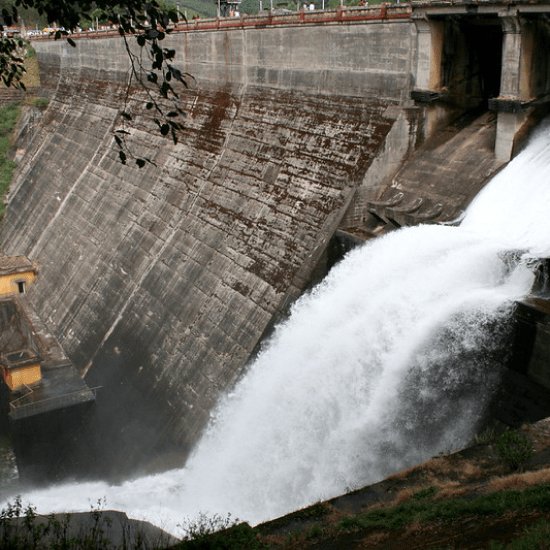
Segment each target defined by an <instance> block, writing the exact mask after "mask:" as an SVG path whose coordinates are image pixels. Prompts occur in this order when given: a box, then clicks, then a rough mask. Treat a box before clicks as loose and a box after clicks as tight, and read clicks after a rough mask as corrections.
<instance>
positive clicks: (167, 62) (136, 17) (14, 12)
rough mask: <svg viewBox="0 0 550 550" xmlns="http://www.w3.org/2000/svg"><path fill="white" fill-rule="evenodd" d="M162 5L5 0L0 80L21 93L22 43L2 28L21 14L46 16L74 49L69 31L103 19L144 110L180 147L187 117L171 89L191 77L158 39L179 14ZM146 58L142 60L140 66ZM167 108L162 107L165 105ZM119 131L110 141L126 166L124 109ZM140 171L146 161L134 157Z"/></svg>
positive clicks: (140, 0) (129, 0)
mask: <svg viewBox="0 0 550 550" xmlns="http://www.w3.org/2000/svg"><path fill="white" fill-rule="evenodd" d="M160 1H162V0H147V1H144V0H119V1H118V2H116V3H113V2H112V1H111V0H95V1H93V2H91V1H90V0H84V1H82V2H81V1H78V2H70V1H67V0H3V1H2V4H0V5H2V6H3V7H2V9H1V15H2V20H3V24H2V25H0V30H1V31H2V33H3V38H2V39H1V40H0V77H1V78H2V81H3V83H4V84H5V85H6V86H17V87H21V88H23V89H24V85H23V83H22V82H21V76H22V74H23V72H24V70H25V69H24V62H23V58H22V56H21V53H20V52H21V51H22V50H23V47H24V40H23V38H21V37H9V36H6V33H4V30H5V27H9V26H11V25H13V24H14V23H15V22H16V21H17V20H18V16H19V13H20V12H21V10H29V9H30V10H35V11H36V12H37V13H38V15H39V16H41V17H45V19H46V20H47V21H48V23H50V24H56V25H57V27H56V28H57V30H56V32H55V39H56V40H59V39H61V38H65V39H66V40H67V42H68V43H69V44H70V45H71V46H73V47H76V44H75V42H74V41H73V40H72V39H71V37H70V34H71V32H72V31H74V30H77V29H78V28H79V27H80V25H81V23H82V22H85V21H94V20H96V19H98V20H101V21H103V20H106V21H111V22H112V23H114V24H115V25H116V26H117V28H118V32H119V34H120V36H121V37H122V39H123V40H124V41H125V44H126V51H127V52H128V56H129V58H130V62H131V77H130V82H129V83H128V86H130V85H131V82H132V81H134V82H136V81H137V82H138V83H139V84H140V85H142V86H143V88H144V89H145V90H147V93H148V94H149V101H148V102H147V104H146V108H147V109H148V110H150V111H152V113H153V116H154V119H153V120H154V122H155V124H156V125H157V126H158V129H159V132H160V134H161V135H163V136H169V137H171V139H172V141H173V142H174V143H177V142H178V133H179V131H180V130H182V129H183V124H182V122H181V120H182V119H183V117H185V113H184V112H183V111H182V110H181V108H180V107H179V106H178V99H179V98H178V94H177V92H176V90H175V89H174V87H173V86H172V84H173V83H174V82H179V83H181V84H183V85H184V86H185V87H187V82H188V79H189V78H190V77H189V75H187V74H184V73H182V72H181V71H180V70H179V69H177V68H176V67H175V66H174V64H173V60H174V57H175V54H176V52H175V50H173V49H168V48H163V47H162V40H163V39H164V38H165V37H166V35H167V34H169V33H170V32H171V31H172V29H173V24H174V23H177V21H178V19H179V14H178V13H177V11H176V10H175V9H174V8H173V7H170V6H167V5H166V4H164V3H163V5H162V6H161V4H160ZM131 39H135V40H136V42H137V44H138V46H139V48H140V51H141V53H145V54H146V55H136V54H135V53H134V49H133V48H132V47H131V45H130V43H129V40H131ZM143 59H145V60H146V61H143ZM167 104H168V105H169V107H166V105H167ZM120 114H121V117H122V122H123V127H122V128H121V129H119V130H116V131H115V135H114V139H115V141H116V144H117V146H118V148H119V158H120V161H121V162H122V163H123V164H126V162H127V160H128V157H132V158H133V155H131V153H130V152H129V150H128V147H127V145H126V139H125V138H126V136H127V135H128V134H129V132H128V130H127V129H126V126H125V125H126V124H127V123H128V122H130V121H131V120H132V116H131V115H130V114H129V113H128V112H127V111H126V105H124V106H123V109H122V111H121V113H120ZM134 160H135V162H136V164H137V165H138V166H139V167H140V168H141V167H143V166H144V165H145V164H146V163H147V162H151V161H150V160H149V159H147V158H134Z"/></svg>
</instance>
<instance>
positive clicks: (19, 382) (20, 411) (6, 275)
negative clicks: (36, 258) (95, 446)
mask: <svg viewBox="0 0 550 550" xmlns="http://www.w3.org/2000/svg"><path fill="white" fill-rule="evenodd" d="M37 274H38V268H37V266H36V265H35V264H33V263H32V262H31V261H29V260H28V259H27V258H26V257H24V256H15V257H0V373H1V375H2V381H3V383H2V382H0V426H5V427H7V429H8V430H9V432H10V434H11V436H12V441H13V444H14V449H15V455H16V460H17V466H18V470H19V476H20V478H21V479H22V480H26V481H32V482H39V481H47V480H50V481H51V480H56V479H58V476H59V475H60V472H65V471H67V470H70V467H71V461H72V458H71V456H72V455H71V452H72V447H73V446H74V444H75V441H76V438H77V436H78V433H79V431H80V427H81V425H82V422H83V421H84V418H85V417H87V416H88V415H89V414H90V413H91V411H92V409H93V406H94V404H95V394H94V392H93V391H92V390H90V389H89V388H88V386H87V385H86V383H85V381H84V380H83V379H82V378H81V377H80V376H79V374H78V372H77V371H76V369H75V368H74V366H73V364H72V363H71V361H70V360H69V359H68V358H67V356H66V355H65V352H64V351H63V349H62V347H61V346H60V344H59V342H58V341H57V339H56V338H55V336H54V335H53V334H52V333H51V332H50V331H49V329H48V327H47V326H46V324H45V323H44V322H43V321H42V319H40V317H39V316H38V314H37V313H36V311H35V310H34V308H33V307H32V304H31V302H30V301H29V297H28V296H26V292H27V289H28V288H29V287H30V286H31V285H32V284H33V282H34V280H35V278H36V276H37Z"/></svg>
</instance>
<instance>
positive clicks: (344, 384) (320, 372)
mask: <svg viewBox="0 0 550 550" xmlns="http://www.w3.org/2000/svg"><path fill="white" fill-rule="evenodd" d="M547 159H550V139H549V136H548V132H547V131H544V132H542V134H541V135H540V136H539V137H538V138H537V139H536V140H535V141H534V142H533V143H532V144H531V146H530V147H529V148H528V149H527V150H526V151H525V152H524V153H522V154H521V155H520V156H519V157H518V158H517V159H515V160H514V161H513V162H512V163H511V164H510V165H509V167H507V168H506V169H505V170H504V171H503V172H501V174H500V175H499V176H498V177H497V178H496V179H495V180H493V182H492V183H491V184H490V185H489V186H488V187H487V188H486V189H485V190H484V191H483V193H481V194H480V196H479V197H478V199H476V201H475V202H474V204H473V205H472V207H471V208H470V209H469V211H468V213H467V216H466V217H465V219H464V221H463V222H462V224H461V226H460V227H443V226H420V227H415V228H409V229H404V230H400V231H396V232H394V233H391V234H389V235H387V236H386V237H383V238H381V239H377V240H375V241H373V242H371V243H370V244H368V245H366V246H363V247H361V248H360V249H356V250H354V251H353V252H351V253H350V254H348V255H347V257H346V258H345V259H344V260H343V261H342V262H341V263H340V264H338V265H337V266H336V267H335V268H334V269H333V270H332V271H331V273H330V274H329V276H328V277H327V278H326V279H325V281H324V282H323V283H322V284H321V285H319V286H318V287H317V288H315V289H314V290H313V291H312V292H311V293H309V294H308V295H306V296H304V297H303V298H301V299H300V300H299V301H298V302H297V303H296V304H295V305H294V307H293V309H292V314H291V316H290V317H289V319H288V320H287V321H286V322H285V323H283V324H282V325H281V326H279V327H278V328H277V330H276V332H275V334H274V336H273V338H272V339H271V341H270V343H269V344H268V345H267V346H266V347H265V349H264V350H263V352H262V353H261V354H260V356H259V357H258V359H257V360H256V361H255V362H254V364H253V365H251V367H250V369H249V372H248V373H247V375H246V376H245V377H244V378H243V379H242V381H241V382H240V384H239V385H238V387H237V388H236V389H235V391H234V392H233V393H232V394H230V395H227V396H225V397H224V398H223V400H222V402H221V403H220V405H219V407H218V410H217V411H216V414H215V416H214V418H213V420H212V423H211V426H210V428H209V430H208V433H207V434H206V435H205V436H204V438H203V439H202V441H200V443H199V444H198V445H197V448H196V450H195V452H194V454H193V455H192V457H191V458H190V460H189V461H188V464H187V465H186V467H185V468H182V469H179V470H172V471H169V472H165V473H162V474H158V475H155V476H149V477H143V478H140V479H136V480H134V481H131V482H127V483H124V484H122V485H120V486H115V487H112V486H108V485H107V484H105V483H99V482H98V483H84V484H73V485H65V486H59V487H52V488H50V489H47V490H42V491H36V492H31V493H28V494H26V495H24V500H25V501H28V502H31V503H32V504H33V505H35V506H36V507H37V508H38V510H39V512H42V513H46V512H50V511H61V510H63V511H67V510H88V509H89V508H90V503H92V504H93V503H95V502H97V501H98V500H100V499H104V498H105V501H106V507H107V508H112V509H119V510H124V511H126V512H127V513H128V515H129V516H131V517H135V518H138V519H147V520H149V521H152V522H154V523H156V524H158V525H160V526H161V527H164V528H166V529H168V530H170V531H172V532H174V533H175V534H178V529H177V527H176V526H177V525H178V524H181V523H182V522H183V521H184V519H185V518H186V517H192V516H194V515H196V514H197V513H199V512H204V513H207V514H221V515H222V516H225V515H226V513H227V512H231V513H232V515H233V517H238V518H240V519H241V520H247V521H250V522H251V523H257V522H260V521H262V520H265V519H268V518H272V517H276V516H279V515H282V514H284V513H286V512H289V511H291V510H294V509H297V508H299V507H301V506H304V505H307V504H309V503H311V502H315V501H317V500H319V499H322V498H328V497H330V496H335V495H337V494H341V493H343V492H345V491H346V490H348V489H350V488H354V487H358V486H361V485H364V484H368V483H372V482H375V481H377V480H379V479H381V478H383V477H385V476H386V475H388V474H390V473H392V472H394V471H396V470H399V469H401V468H403V467H406V466H409V465H412V464H415V463H418V462H420V461H422V460H424V459H426V458H428V457H430V456H433V455H435V454H437V453H438V452H439V451H446V450H450V449H453V448H455V449H456V448H458V447H460V446H461V445H464V444H465V443H466V442H467V441H468V440H469V438H471V437H472V435H473V434H474V433H475V430H476V426H477V422H478V421H479V419H480V416H481V415H482V414H483V410H484V407H485V406H486V404H487V400H488V399H489V396H490V394H491V391H492V390H493V388H494V387H495V384H496V382H497V379H498V373H499V361H498V352H499V350H500V349H501V347H502V345H503V342H504V338H505V336H506V328H507V326H508V323H507V321H508V320H509V318H510V312H511V308H512V304H513V301H514V300H516V299H518V298H520V297H521V296H523V295H525V294H526V293H527V292H529V289H530V287H531V284H532V281H533V275H532V273H531V272H530V271H529V269H528V268H527V267H525V265H524V264H523V263H521V262H520V263H519V264H518V265H516V266H514V267H513V268H511V269H510V268H509V267H508V265H507V262H506V261H503V254H504V253H505V252H506V251H510V250H516V249H522V250H526V251H530V252H532V253H533V254H539V253H542V252H545V251H547V250H548V249H549V248H550V222H549V220H550V217H549V216H547V214H546V213H547V212H548V211H550V186H549V185H548V180H549V176H550V166H549V161H548V160H547Z"/></svg>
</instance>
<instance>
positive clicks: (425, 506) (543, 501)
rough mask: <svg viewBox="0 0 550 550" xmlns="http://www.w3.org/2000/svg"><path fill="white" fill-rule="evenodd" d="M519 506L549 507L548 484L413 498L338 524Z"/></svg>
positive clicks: (396, 524)
mask: <svg viewBox="0 0 550 550" xmlns="http://www.w3.org/2000/svg"><path fill="white" fill-rule="evenodd" d="M520 510H550V484H548V483H546V484H542V485H538V486H536V487H532V488H530V489H526V490H525V491H512V490H507V491H499V492H495V493H491V494H489V495H481V496H478V497H476V498H475V499H472V500H467V499H460V498H454V499H446V500H441V501H436V502H433V501H427V500H419V499H414V498H413V499H412V500H411V501H409V502H405V503H402V504H398V505H397V506H393V507H390V508H379V509H376V510H371V511H368V512H366V513H364V514H359V515H357V516H354V517H347V518H343V519H342V520H341V521H340V523H339V524H338V527H339V528H340V529H355V528H361V529H366V528H373V529H374V528H376V529H389V530H395V529H401V528H402V527H404V526H405V525H406V524H408V523H413V522H418V523H424V522H428V521H434V520H443V521H449V522H450V521H454V520H457V519H459V518H461V517H465V516H469V515H477V516H490V515H500V514H504V513H505V512H507V511H520Z"/></svg>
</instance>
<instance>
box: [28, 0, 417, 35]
mask: <svg viewBox="0 0 550 550" xmlns="http://www.w3.org/2000/svg"><path fill="white" fill-rule="evenodd" d="M411 13H412V8H411V5H410V4H379V5H376V6H354V7H345V6H339V7H337V8H335V9H326V10H314V11H310V10H305V9H302V10H300V11H296V12H292V13H283V14H280V13H277V10H274V11H266V12H262V13H259V14H254V15H246V14H241V15H239V16H238V17H216V18H211V19H193V20H189V21H180V22H179V23H178V24H177V25H176V26H174V27H172V29H171V30H172V33H187V32H205V31H214V30H231V29H245V28H266V27H276V26H301V25H327V24H338V23H361V22H368V21H383V20H395V19H410V17H411ZM70 36H71V38H72V39H73V40H79V39H84V38H112V37H114V36H120V35H119V32H118V30H117V29H116V28H111V29H105V30H95V31H85V32H79V33H73V34H71V35H70ZM30 39H31V40H54V35H53V34H50V35H38V36H32V37H30Z"/></svg>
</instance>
